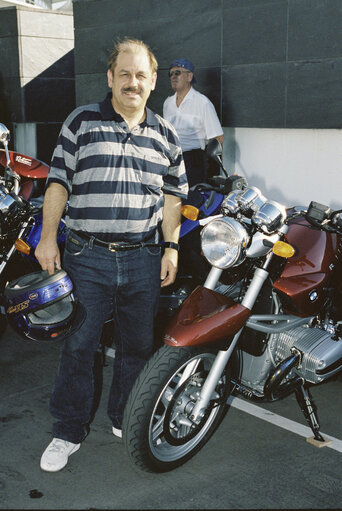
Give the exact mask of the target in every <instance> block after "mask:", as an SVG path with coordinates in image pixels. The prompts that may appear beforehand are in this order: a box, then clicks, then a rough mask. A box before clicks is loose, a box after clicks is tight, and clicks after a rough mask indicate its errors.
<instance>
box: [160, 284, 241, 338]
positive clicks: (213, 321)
mask: <svg viewBox="0 0 342 511" xmlns="http://www.w3.org/2000/svg"><path fill="white" fill-rule="evenodd" d="M250 314H251V311H250V310H249V309H247V308H246V307H244V306H243V305H241V304H239V303H236V302H234V300H232V299H231V298H228V297H227V296H224V295H221V294H219V293H216V291H212V290H211V289H207V288H205V287H202V286H199V287H197V288H196V289H195V290H194V291H193V292H192V293H191V295H189V296H188V298H187V299H186V300H184V302H183V305H182V306H181V308H180V309H179V310H178V311H177V312H176V314H175V316H174V317H173V318H172V320H171V322H170V324H169V325H168V327H167V328H166V330H165V333H164V336H163V341H164V343H165V344H168V345H169V346H177V347H178V346H179V347H181V346H197V345H200V344H210V343H216V342H217V341H221V340H223V339H225V338H227V337H228V336H231V335H234V334H236V333H237V332H238V331H239V330H240V328H242V327H243V326H244V324H245V323H246V321H247V319H248V318H249V316H250Z"/></svg>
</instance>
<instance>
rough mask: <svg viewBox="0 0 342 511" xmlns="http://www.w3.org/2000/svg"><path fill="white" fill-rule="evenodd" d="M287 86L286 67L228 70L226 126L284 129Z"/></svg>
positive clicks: (225, 78)
mask: <svg viewBox="0 0 342 511" xmlns="http://www.w3.org/2000/svg"><path fill="white" fill-rule="evenodd" d="M285 83H286V66H285V64H282V63H274V64H256V65H246V66H227V67H224V68H223V69H222V90H223V115H222V122H223V125H224V126H239V127H253V128H260V127H268V126H270V125H272V127H275V128H282V127H284V124H285V101H286V99H285V89H286V88H285Z"/></svg>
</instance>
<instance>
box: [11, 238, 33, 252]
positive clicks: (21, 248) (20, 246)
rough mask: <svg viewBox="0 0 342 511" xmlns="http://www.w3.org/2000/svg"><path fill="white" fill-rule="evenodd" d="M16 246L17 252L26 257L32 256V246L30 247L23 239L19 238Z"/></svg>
mask: <svg viewBox="0 0 342 511" xmlns="http://www.w3.org/2000/svg"><path fill="white" fill-rule="evenodd" d="M14 246H15V248H16V250H18V252H22V253H23V254H25V255H30V254H31V247H30V245H28V244H27V243H26V242H25V241H24V240H22V239H21V238H18V239H17V240H15V243H14Z"/></svg>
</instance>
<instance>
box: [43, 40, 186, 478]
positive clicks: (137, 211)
mask: <svg viewBox="0 0 342 511" xmlns="http://www.w3.org/2000/svg"><path fill="white" fill-rule="evenodd" d="M107 76H108V86H109V87H110V88H111V90H112V92H111V93H109V95H108V96H107V97H106V99H105V100H104V101H102V102H101V103H98V104H91V105H87V106H85V107H79V108H76V110H74V111H73V112H72V113H71V114H70V116H69V117H68V118H67V119H66V121H65V123H64V124H63V127H62V129H61V132H60V135H59V138H58V141H57V146H56V149H55V152H54V154H53V158H52V163H51V168H50V173H49V178H48V187H47V190H46V194H45V200H44V207H43V229H42V236H41V241H40V243H39V244H38V246H37V249H36V257H37V259H38V261H39V262H40V264H41V267H42V269H43V270H48V271H49V273H50V274H52V273H54V271H55V268H60V267H61V262H60V254H59V250H58V246H57V242H56V233H57V226H58V224H59V221H60V218H61V216H62V214H63V211H64V208H65V206H66V203H67V201H69V205H68V210H67V215H66V224H67V226H68V227H69V229H70V230H69V234H68V237H67V241H66V247H65V253H64V259H63V267H64V269H65V270H66V271H67V272H68V274H69V275H70V277H71V278H72V280H73V281H74V283H75V286H76V293H77V295H78V298H79V300H80V302H81V303H82V304H83V305H84V307H85V309H86V312H87V316H86V319H85V321H84V323H83V324H82V326H81V327H80V328H79V330H78V331H77V332H76V333H74V334H72V335H71V336H70V337H69V338H67V339H66V341H65V342H64V345H63V348H62V353H61V360H60V366H59V370H58V374H57V377H56V381H55V385H54V388H53V392H52V396H51V399H50V411H51V414H52V416H53V417H54V418H55V419H56V422H55V423H54V424H53V437H54V438H53V440H52V442H51V443H50V444H49V446H48V447H47V448H46V450H45V451H44V453H43V455H42V457H41V463H40V466H41V468H42V469H43V470H46V471H49V472H56V471H58V470H61V469H62V468H63V467H64V466H65V465H66V464H67V462H68V457H69V456H70V454H72V453H74V452H76V451H77V450H78V449H79V447H80V444H81V442H82V441H83V440H84V438H85V437H86V435H87V431H88V429H87V428H88V424H89V422H90V418H91V412H92V406H93V398H94V381H93V363H94V354H95V352H96V350H97V348H98V345H99V339H100V336H101V331H102V327H103V324H104V322H105V321H106V319H107V318H108V316H109V315H110V313H111V311H113V312H114V320H115V348H116V350H115V360H114V373H113V381H112V386H111V389H110V395H109V402H108V415H109V418H110V420H111V422H112V431H113V434H114V435H116V436H121V435H122V432H121V424H122V416H123V411H124V406H125V403H126V400H127V397H128V394H129V392H130V390H131V388H132V386H133V384H134V381H135V379H136V377H137V375H138V373H139V372H140V370H141V369H142V367H143V365H144V364H145V362H146V361H147V359H148V358H149V357H150V355H151V353H152V348H153V320H154V316H155V313H156V310H157V305H158V298H159V294H160V285H161V286H166V285H169V284H171V283H172V282H173V281H174V279H175V276H176V272H177V263H178V252H177V249H178V237H179V229H180V207H181V199H182V198H183V197H186V194H187V190H188V185H187V180H186V174H185V168H184V163H183V157H182V152H181V149H180V144H179V140H178V137H177V134H176V132H175V130H174V128H173V127H172V126H171V124H169V123H168V122H167V121H165V120H164V119H162V118H161V117H159V116H158V115H156V114H154V113H153V112H152V111H151V110H149V109H148V108H147V107H146V102H147V99H148V97H149V95H150V93H151V91H152V90H154V88H155V85H156V79H157V61H156V59H155V57H154V55H153V53H152V52H151V51H150V49H149V48H148V47H147V46H146V45H145V44H144V43H143V42H141V41H138V40H129V39H125V40H124V41H123V42H120V43H118V44H117V45H116V47H115V49H114V50H113V52H112V54H111V56H110V58H109V63H108V73H107ZM161 235H162V236H163V238H164V240H165V245H164V246H165V250H164V254H163V256H162V257H161V248H160V245H159V241H160V236H161Z"/></svg>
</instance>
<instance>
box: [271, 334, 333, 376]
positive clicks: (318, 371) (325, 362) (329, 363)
mask: <svg viewBox="0 0 342 511" xmlns="http://www.w3.org/2000/svg"><path fill="white" fill-rule="evenodd" d="M292 348H295V349H297V350H298V351H300V353H301V354H302V360H301V363H300V365H299V366H298V367H297V368H294V369H293V370H292V371H293V372H295V373H296V374H298V375H299V376H302V377H303V378H305V380H307V381H308V382H310V383H320V382H322V381H324V380H326V379H327V378H329V377H331V376H332V375H334V374H335V373H337V372H339V371H340V370H341V369H342V339H341V338H340V337H338V336H336V335H334V334H331V333H330V332H328V331H326V330H323V329H321V328H317V327H316V328H314V327H307V326H303V327H298V328H295V329H293V330H289V331H287V332H283V333H281V334H278V335H274V336H271V339H270V349H271V351H272V353H273V355H274V359H275V361H276V362H277V363H278V362H279V361H281V360H284V359H285V358H287V357H288V356H290V355H291V354H292V352H291V349H292ZM292 371H291V373H292Z"/></svg>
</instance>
